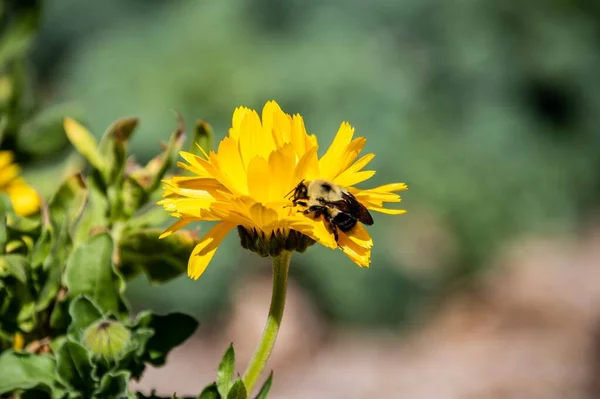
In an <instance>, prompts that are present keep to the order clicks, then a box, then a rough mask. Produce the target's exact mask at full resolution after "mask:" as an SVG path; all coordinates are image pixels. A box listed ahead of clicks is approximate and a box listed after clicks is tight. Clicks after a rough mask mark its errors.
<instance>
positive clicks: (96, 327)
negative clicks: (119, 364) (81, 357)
mask: <svg viewBox="0 0 600 399" xmlns="http://www.w3.org/2000/svg"><path fill="white" fill-rule="evenodd" d="M130 336H131V333H130V331H129V330H128V329H127V327H125V326H124V325H123V324H121V323H119V322H118V321H114V320H100V321H98V322H96V323H94V324H92V325H91V326H89V327H88V328H87V329H86V330H85V332H84V334H83V342H84V345H85V346H86V347H87V348H88V349H89V350H90V351H92V353H94V355H96V356H101V357H103V358H105V359H109V360H112V359H115V358H117V357H118V356H119V354H120V353H121V352H123V350H124V349H125V348H126V347H127V344H128V343H129V338H130Z"/></svg>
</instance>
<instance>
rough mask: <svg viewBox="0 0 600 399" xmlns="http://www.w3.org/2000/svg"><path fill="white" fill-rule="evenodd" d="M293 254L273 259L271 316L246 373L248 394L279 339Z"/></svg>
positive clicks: (285, 253)
mask: <svg viewBox="0 0 600 399" xmlns="http://www.w3.org/2000/svg"><path fill="white" fill-rule="evenodd" d="M291 257H292V253H291V252H289V251H283V252H281V254H280V255H278V256H276V257H274V258H273V293H272V294H271V306H270V307H269V316H268V317H267V324H266V325H265V329H264V331H263V335H262V337H261V339H260V342H259V343H258V348H256V352H255V353H254V356H253V357H252V360H251V361H250V364H249V365H248V368H247V369H246V372H245V373H244V377H243V381H244V385H246V390H247V391H248V393H250V392H252V388H254V384H256V381H257V380H258V378H259V377H260V374H261V372H262V371H263V368H264V367H265V364H267V360H269V356H270V355H271V351H272V350H273V346H274V345H275V340H276V339H277V333H278V332H279V326H280V325H281V318H282V316H283V308H284V307H285V296H286V290H287V279H288V270H289V267H290V259H291Z"/></svg>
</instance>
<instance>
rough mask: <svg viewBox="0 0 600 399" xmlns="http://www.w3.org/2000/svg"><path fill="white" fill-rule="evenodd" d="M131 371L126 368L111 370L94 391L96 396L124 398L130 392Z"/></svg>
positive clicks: (99, 398)
mask: <svg viewBox="0 0 600 399" xmlns="http://www.w3.org/2000/svg"><path fill="white" fill-rule="evenodd" d="M130 376H131V373H130V372H129V371H126V370H121V371H111V372H108V373H106V374H104V376H102V379H101V380H100V386H99V387H98V388H97V389H96V391H95V392H94V396H93V397H94V398H98V399H101V398H116V399H117V398H124V397H126V395H127V393H128V386H129V378H130Z"/></svg>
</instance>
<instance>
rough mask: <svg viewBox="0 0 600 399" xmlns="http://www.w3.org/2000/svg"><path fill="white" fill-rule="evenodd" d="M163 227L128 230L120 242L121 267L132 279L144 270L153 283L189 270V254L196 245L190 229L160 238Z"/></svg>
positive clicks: (161, 281) (128, 277) (127, 276)
mask: <svg viewBox="0 0 600 399" xmlns="http://www.w3.org/2000/svg"><path fill="white" fill-rule="evenodd" d="M162 232H163V230H160V229H143V230H137V231H127V232H126V233H125V234H124V235H123V237H122V238H121V241H120V242H119V259H120V265H119V270H120V271H121V273H123V275H124V276H125V278H127V279H131V278H133V277H135V276H136V275H138V274H139V273H140V272H144V273H145V274H146V275H147V276H148V279H149V280H150V282H151V283H163V282H165V281H168V280H171V279H173V278H175V277H178V276H180V275H181V274H182V273H185V271H186V270H187V260H188V257H189V254H190V253H191V252H192V250H193V249H194V246H195V245H196V240H195V239H194V237H193V235H192V234H191V233H190V232H187V231H180V232H177V233H174V234H171V235H170V236H168V237H165V238H163V239H160V240H159V239H158V237H159V236H160V235H161V234H162Z"/></svg>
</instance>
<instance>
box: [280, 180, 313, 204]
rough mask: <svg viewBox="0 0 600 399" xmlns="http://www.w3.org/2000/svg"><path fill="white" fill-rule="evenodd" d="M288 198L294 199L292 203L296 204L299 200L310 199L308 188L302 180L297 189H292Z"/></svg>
mask: <svg viewBox="0 0 600 399" xmlns="http://www.w3.org/2000/svg"><path fill="white" fill-rule="evenodd" d="M285 197H286V198H290V197H291V199H292V202H294V203H296V202H297V201H298V200H303V199H308V187H307V186H306V184H305V183H304V180H302V181H301V182H300V183H298V185H297V186H296V187H294V188H293V189H292V191H290V192H289V193H288V194H287V195H286V196H285Z"/></svg>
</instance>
